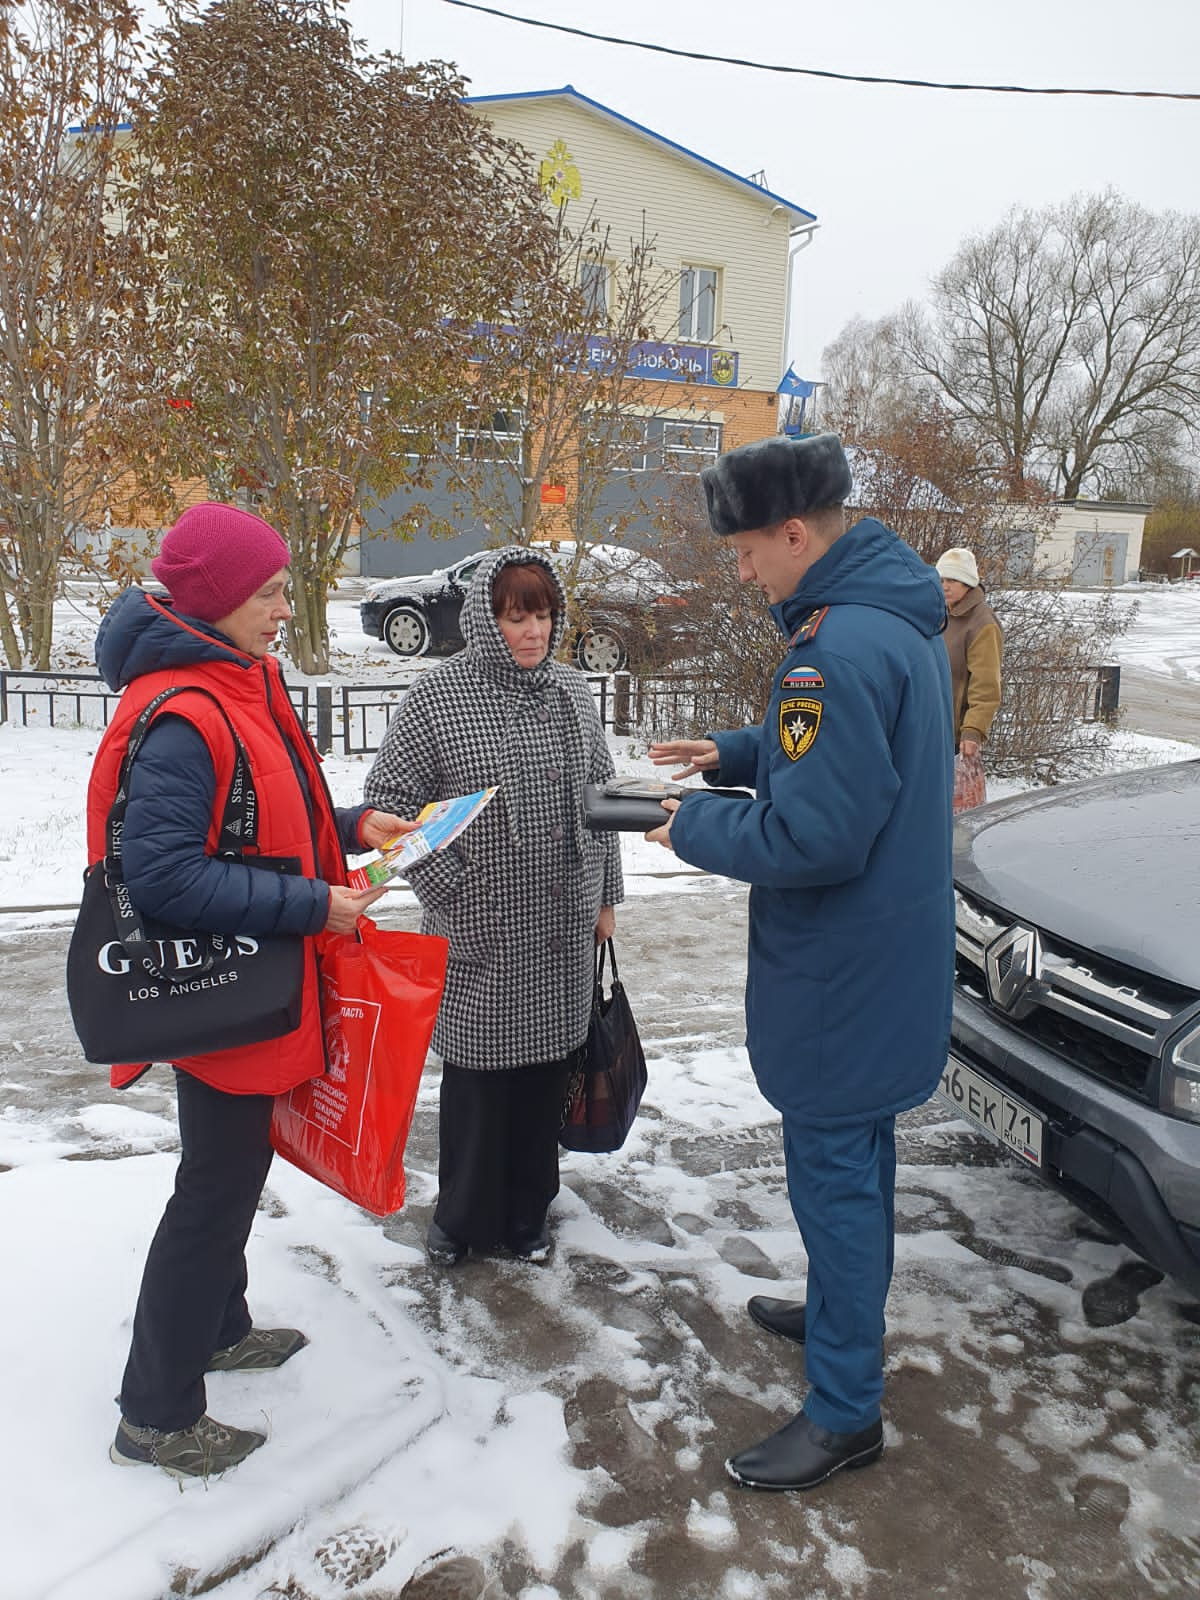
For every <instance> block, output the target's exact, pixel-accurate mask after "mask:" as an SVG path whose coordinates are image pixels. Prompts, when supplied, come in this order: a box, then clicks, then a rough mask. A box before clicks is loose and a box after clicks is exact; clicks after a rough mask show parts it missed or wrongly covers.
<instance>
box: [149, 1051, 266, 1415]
mask: <svg viewBox="0 0 1200 1600" xmlns="http://www.w3.org/2000/svg"><path fill="white" fill-rule="evenodd" d="M175 1084H176V1092H177V1095H178V1100H179V1138H180V1143H181V1145H182V1154H181V1156H180V1161H179V1170H178V1172H177V1173H176V1175H175V1192H174V1194H173V1195H172V1196H171V1198H170V1200H168V1201H167V1209H166V1210H165V1211H164V1212H163V1217H162V1221H161V1222H160V1223H159V1225H158V1232H157V1233H156V1234H155V1235H154V1239H153V1242H152V1243H151V1245H150V1253H149V1255H148V1256H147V1257H146V1268H145V1271H144V1272H143V1274H142V1288H141V1293H140V1294H139V1295H138V1303H137V1311H136V1312H135V1313H134V1318H133V1341H132V1344H131V1346H130V1351H129V1361H128V1363H127V1365H126V1367H125V1376H124V1378H123V1380H122V1382H121V1414H122V1415H123V1416H124V1417H125V1418H126V1420H127V1421H129V1422H132V1423H135V1424H136V1425H137V1426H139V1427H144V1428H161V1429H163V1430H164V1431H165V1432H174V1431H175V1430H176V1429H178V1428H190V1427H191V1426H192V1424H193V1423H194V1422H196V1421H198V1419H199V1418H200V1417H201V1416H202V1415H203V1414H204V1407H205V1394H204V1372H205V1368H206V1367H207V1366H208V1363H209V1360H210V1358H211V1357H212V1354H213V1352H214V1351H215V1350H224V1349H226V1348H227V1347H228V1346H229V1345H232V1344H237V1342H238V1340H239V1339H244V1338H245V1336H246V1335H247V1334H248V1333H249V1332H250V1327H251V1321H250V1312H249V1309H248V1307H247V1305H246V1240H247V1239H248V1238H249V1236H250V1227H251V1224H252V1223H253V1221H254V1213H255V1210H256V1208H257V1206H258V1200H259V1196H260V1195H261V1194H262V1190H263V1184H264V1183H265V1182H266V1181H267V1172H268V1171H269V1169H270V1166H271V1155H272V1150H271V1137H270V1130H271V1108H272V1106H273V1105H274V1103H275V1102H274V1098H273V1097H272V1096H271V1095H267V1094H224V1093H222V1091H221V1090H219V1089H211V1088H209V1086H208V1085H207V1084H205V1083H201V1082H200V1080H199V1078H194V1077H192V1076H191V1074H190V1073H187V1072H178V1071H177V1072H176V1074H175Z"/></svg>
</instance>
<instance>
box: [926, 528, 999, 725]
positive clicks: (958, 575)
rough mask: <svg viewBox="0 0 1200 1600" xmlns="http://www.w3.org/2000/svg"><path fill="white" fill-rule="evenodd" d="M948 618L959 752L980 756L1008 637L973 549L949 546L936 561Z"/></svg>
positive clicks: (946, 636) (995, 706)
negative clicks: (985, 587)
mask: <svg viewBox="0 0 1200 1600" xmlns="http://www.w3.org/2000/svg"><path fill="white" fill-rule="evenodd" d="M937 570H938V576H939V577H940V578H941V580H942V592H943V593H944V594H945V596H946V610H947V612H948V617H947V621H946V631H945V634H944V635H943V638H944V639H945V641H946V653H947V654H948V655H949V657H950V679H951V687H952V691H953V700H954V749H955V753H956V754H961V755H964V756H977V755H978V754H979V747H980V745H981V744H983V742H984V740H985V739H986V738H987V736H988V733H989V732H990V730H991V726H992V719H993V718H994V717H995V715H996V712H997V711H998V710H999V709H1000V663H1001V659H1002V657H1003V653H1004V638H1003V634H1002V633H1001V630H1000V624H999V623H998V622H997V621H996V616H995V613H994V612H993V610H992V608H991V606H989V605H988V603H987V601H986V600H985V599H984V597H983V588H982V586H981V584H980V582H979V568H978V567H977V566H976V564H975V557H974V555H973V554H972V553H971V551H970V550H965V549H954V550H947V551H946V553H945V555H943V556H942V557H941V559H940V560H939V561H938V564H937Z"/></svg>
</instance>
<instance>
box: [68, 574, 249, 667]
mask: <svg viewBox="0 0 1200 1600" xmlns="http://www.w3.org/2000/svg"><path fill="white" fill-rule="evenodd" d="M200 661H229V662H232V663H233V664H234V665H235V666H239V667H252V666H253V665H254V659H253V657H252V656H248V655H244V654H243V653H242V651H240V650H238V649H237V648H236V647H235V646H234V645H232V644H231V643H230V642H229V640H228V639H227V638H226V637H225V635H224V634H223V633H218V632H217V630H216V629H215V628H214V627H212V626H211V625H210V624H209V623H207V622H198V621H197V620H196V619H195V618H194V617H180V616H177V615H176V614H175V612H174V610H173V609H172V607H171V602H170V601H169V600H165V599H163V600H160V599H158V598H157V597H155V596H153V595H149V594H147V593H146V591H145V590H144V589H137V588H133V589H126V590H125V591H124V593H122V594H119V595H118V596H117V598H116V599H115V600H114V601H113V603H112V605H111V606H110V607H109V608H108V611H107V612H106V613H105V616H104V619H103V621H102V622H101V624H100V631H99V632H98V633H97V635H96V665H97V666H98V667H99V669H100V675H101V676H102V677H103V679H104V681H105V683H107V684H108V686H109V688H110V689H123V688H124V687H125V686H126V684H129V683H132V682H133V680H134V679H135V678H141V677H144V676H145V674H146V673H148V672H161V671H163V670H165V669H168V668H177V667H190V666H195V665H196V663H197V662H200Z"/></svg>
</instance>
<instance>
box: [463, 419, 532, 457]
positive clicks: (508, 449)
mask: <svg viewBox="0 0 1200 1600" xmlns="http://www.w3.org/2000/svg"><path fill="white" fill-rule="evenodd" d="M522 432H523V418H522V416H521V413H520V412H519V411H492V412H486V411H485V412H480V411H474V410H472V411H468V412H467V414H466V416H465V417H464V418H463V420H462V421H461V422H460V423H459V425H458V439H457V442H456V447H455V448H456V454H457V455H458V456H459V457H460V459H462V460H464V461H507V462H510V463H511V464H512V465H513V466H514V467H519V466H520V465H521V436H522Z"/></svg>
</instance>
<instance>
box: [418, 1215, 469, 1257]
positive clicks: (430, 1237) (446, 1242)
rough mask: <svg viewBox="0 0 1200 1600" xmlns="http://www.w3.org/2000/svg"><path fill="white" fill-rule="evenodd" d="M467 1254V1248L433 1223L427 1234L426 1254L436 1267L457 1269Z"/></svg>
mask: <svg viewBox="0 0 1200 1600" xmlns="http://www.w3.org/2000/svg"><path fill="white" fill-rule="evenodd" d="M466 1253H467V1247H466V1245H465V1244H462V1243H461V1242H460V1241H459V1240H458V1239H455V1238H452V1237H451V1235H450V1234H448V1233H447V1232H446V1230H445V1228H440V1227H439V1226H438V1225H437V1223H436V1222H431V1223H430V1224H429V1227H428V1229H427V1231H426V1234H425V1254H426V1255H427V1256H428V1257H429V1259H430V1261H432V1262H433V1263H434V1265H435V1266H439V1267H456V1266H457V1265H458V1263H459V1262H460V1261H461V1260H462V1258H463V1257H464V1256H465V1255H466Z"/></svg>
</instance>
